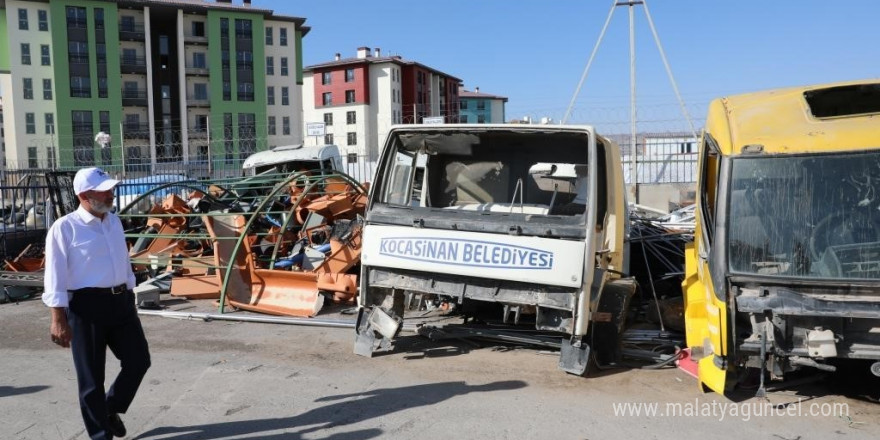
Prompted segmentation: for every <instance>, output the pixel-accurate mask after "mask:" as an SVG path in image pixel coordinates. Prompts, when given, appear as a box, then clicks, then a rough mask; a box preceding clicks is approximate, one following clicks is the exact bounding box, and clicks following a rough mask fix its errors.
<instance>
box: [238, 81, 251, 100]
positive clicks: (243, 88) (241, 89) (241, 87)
mask: <svg viewBox="0 0 880 440" xmlns="http://www.w3.org/2000/svg"><path fill="white" fill-rule="evenodd" d="M238 100H239V101H253V100H254V83H249V82H240V83H238Z"/></svg>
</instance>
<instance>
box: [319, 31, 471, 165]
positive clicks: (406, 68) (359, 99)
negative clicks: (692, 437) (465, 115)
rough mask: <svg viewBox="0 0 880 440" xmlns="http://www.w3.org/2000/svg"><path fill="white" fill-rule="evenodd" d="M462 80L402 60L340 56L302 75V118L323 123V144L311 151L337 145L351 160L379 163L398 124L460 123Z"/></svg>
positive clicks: (362, 51) (374, 53) (361, 51)
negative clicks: (433, 120)
mask: <svg viewBox="0 0 880 440" xmlns="http://www.w3.org/2000/svg"><path fill="white" fill-rule="evenodd" d="M460 83H461V79H459V78H457V77H454V76H452V75H449V74H446V73H443V72H441V71H440V70H437V69H434V68H432V67H429V66H426V65H424V64H421V63H418V62H416V61H412V60H407V59H404V58H403V57H401V56H399V55H392V56H383V55H382V53H381V50H380V49H379V48H376V49H375V50H371V49H370V48H369V47H360V48H358V49H357V52H356V56H355V57H352V58H342V57H341V55H340V54H338V53H337V54H336V56H335V57H334V59H333V60H332V61H329V62H325V63H320V64H315V65H311V66H307V67H306V68H305V69H303V113H304V115H303V117H304V119H305V122H307V123H308V122H323V123H324V124H325V134H324V138H323V139H306V140H305V143H306V145H317V144H336V145H339V147H340V150H341V151H344V152H345V153H347V154H348V155H349V157H350V158H352V159H353V158H354V157H356V156H366V157H367V158H368V159H369V160H373V159H376V158H377V157H378V152H379V148H380V147H381V145H382V144H383V142H384V141H385V136H386V135H387V133H388V129H389V128H390V127H391V125H393V124H413V123H422V122H423V120H424V118H428V117H442V118H443V120H444V121H445V122H457V121H458V99H459V97H458V87H459V84H460Z"/></svg>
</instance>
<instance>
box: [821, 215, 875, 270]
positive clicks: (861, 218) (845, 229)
mask: <svg viewBox="0 0 880 440" xmlns="http://www.w3.org/2000/svg"><path fill="white" fill-rule="evenodd" d="M870 220H871V219H870V217H868V216H866V215H865V214H863V213H860V212H858V211H855V212H854V211H837V212H834V213H831V214H828V215H827V216H825V218H823V219H822V220H820V221H819V223H816V226H815V227H814V228H813V232H812V234H810V255H811V256H812V258H813V261H819V260H820V259H821V257H822V256H823V255H824V254H825V250H827V249H828V246H830V245H831V244H832V238H834V235H833V234H834V232H835V231H834V230H835V227H837V228H838V231H836V232H837V233H838V234H840V235H844V234H850V235H851V238H852V239H854V240H853V242H852V243H853V244H855V243H870V242H876V241H880V230H878V228H877V226H876V225H873V222H871V221H870Z"/></svg>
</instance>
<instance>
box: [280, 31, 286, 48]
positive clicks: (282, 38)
mask: <svg viewBox="0 0 880 440" xmlns="http://www.w3.org/2000/svg"><path fill="white" fill-rule="evenodd" d="M278 44H280V45H282V46H287V28H279V29H278Z"/></svg>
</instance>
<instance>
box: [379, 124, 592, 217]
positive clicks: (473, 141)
mask: <svg viewBox="0 0 880 440" xmlns="http://www.w3.org/2000/svg"><path fill="white" fill-rule="evenodd" d="M588 141H589V139H588V136H587V135H585V134H583V133H570V132H569V133H559V132H537V131H536V132H531V133H527V132H505V131H494V132H493V131H486V132H477V133H470V132H440V133H408V134H403V135H400V136H399V137H398V138H397V139H395V141H394V145H396V149H395V150H394V152H393V154H392V155H391V156H389V159H390V160H388V161H387V162H386V165H385V167H386V174H385V175H386V176H387V177H386V178H385V184H384V185H383V190H382V195H381V196H380V197H381V198H380V200H381V202H384V203H388V204H392V205H405V206H407V207H410V208H413V209H418V208H434V209H442V210H445V211H461V212H463V213H468V212H470V213H473V215H478V214H479V215H491V214H492V213H503V214H508V215H509V214H524V215H565V216H572V215H582V214H584V212H585V210H586V204H587V200H586V197H587V196H586V191H587V189H588V188H587V184H586V182H587V179H586V177H587V151H588V146H589V142H588Z"/></svg>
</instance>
